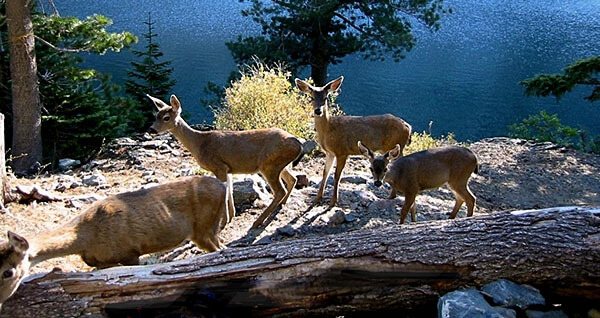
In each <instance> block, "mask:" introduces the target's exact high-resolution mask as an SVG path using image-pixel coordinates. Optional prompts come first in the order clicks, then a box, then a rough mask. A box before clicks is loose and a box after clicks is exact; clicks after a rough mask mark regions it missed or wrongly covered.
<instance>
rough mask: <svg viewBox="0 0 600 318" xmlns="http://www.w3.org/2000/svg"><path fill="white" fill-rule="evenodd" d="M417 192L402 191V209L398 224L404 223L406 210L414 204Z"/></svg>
mask: <svg viewBox="0 0 600 318" xmlns="http://www.w3.org/2000/svg"><path fill="white" fill-rule="evenodd" d="M416 197H417V194H416V193H414V192H406V193H404V204H403V205H402V211H401V212H400V224H404V220H405V219H406V216H407V215H408V211H409V210H410V209H411V208H412V206H413V205H414V204H415V198H416Z"/></svg>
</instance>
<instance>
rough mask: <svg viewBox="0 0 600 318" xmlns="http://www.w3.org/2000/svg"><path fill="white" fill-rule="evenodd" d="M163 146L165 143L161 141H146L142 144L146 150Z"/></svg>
mask: <svg viewBox="0 0 600 318" xmlns="http://www.w3.org/2000/svg"><path fill="white" fill-rule="evenodd" d="M164 144H165V142H164V141H162V140H148V141H144V142H142V147H144V148H148V149H158V148H160V147H161V146H162V145H164Z"/></svg>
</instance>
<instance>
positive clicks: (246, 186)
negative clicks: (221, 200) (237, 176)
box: [233, 177, 269, 205]
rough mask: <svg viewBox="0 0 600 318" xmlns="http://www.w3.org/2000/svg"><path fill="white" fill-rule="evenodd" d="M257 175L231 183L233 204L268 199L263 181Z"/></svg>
mask: <svg viewBox="0 0 600 318" xmlns="http://www.w3.org/2000/svg"><path fill="white" fill-rule="evenodd" d="M257 179H258V178H257V177H248V178H246V179H244V180H243V181H237V182H234V183H233V200H234V203H235V205H243V204H252V203H254V201H256V200H263V201H265V200H268V199H269V194H268V193H267V190H266V187H265V183H264V182H263V181H262V179H261V180H257Z"/></svg>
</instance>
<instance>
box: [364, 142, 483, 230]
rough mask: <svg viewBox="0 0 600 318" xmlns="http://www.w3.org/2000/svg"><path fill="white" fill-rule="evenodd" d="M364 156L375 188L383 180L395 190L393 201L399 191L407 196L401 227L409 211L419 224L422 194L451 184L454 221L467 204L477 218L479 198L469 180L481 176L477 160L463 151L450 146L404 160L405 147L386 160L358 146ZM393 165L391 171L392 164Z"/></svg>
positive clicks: (465, 149)
mask: <svg viewBox="0 0 600 318" xmlns="http://www.w3.org/2000/svg"><path fill="white" fill-rule="evenodd" d="M358 147H359V148H360V152H361V153H362V154H363V156H365V157H366V158H367V159H368V160H369V161H370V162H371V172H372V174H373V179H375V182H374V184H375V186H377V187H379V186H381V184H382V180H383V181H385V182H387V183H389V184H390V185H391V186H392V192H391V195H390V199H393V198H394V197H395V196H396V191H400V192H403V193H404V205H402V211H401V213H400V224H402V223H404V220H405V219H406V216H407V215H408V211H409V210H410V219H411V221H412V222H416V221H417V210H416V203H415V199H416V197H417V195H418V194H419V192H421V191H422V190H427V189H437V188H439V187H441V186H443V185H444V184H445V183H448V186H450V189H451V190H452V192H453V193H454V197H455V199H456V203H455V204H454V209H452V213H450V218H451V219H454V218H455V217H456V214H457V213H458V210H459V209H460V207H461V206H462V204H463V202H466V204H467V211H468V212H467V216H472V215H473V210H474V209H475V201H476V199H475V196H474V195H473V193H472V192H471V190H469V185H468V183H469V178H471V174H472V173H479V168H478V164H477V157H476V156H475V154H474V153H473V152H472V151H471V150H469V149H467V148H463V147H457V146H448V147H442V148H434V149H429V150H424V151H420V152H416V153H412V154H410V155H408V156H404V157H401V158H399V157H400V156H401V147H400V145H396V147H395V148H394V149H392V150H390V151H388V152H386V153H385V154H384V155H382V156H377V157H376V156H375V155H374V154H373V152H372V151H371V150H370V149H369V148H367V147H366V146H365V145H363V144H362V143H361V142H360V141H359V142H358ZM390 162H392V164H391V166H390V167H389V169H388V164H389V163H390Z"/></svg>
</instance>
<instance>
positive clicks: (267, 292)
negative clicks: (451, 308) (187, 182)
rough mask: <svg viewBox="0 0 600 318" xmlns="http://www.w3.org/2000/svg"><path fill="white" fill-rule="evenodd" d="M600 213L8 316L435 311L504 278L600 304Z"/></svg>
mask: <svg viewBox="0 0 600 318" xmlns="http://www.w3.org/2000/svg"><path fill="white" fill-rule="evenodd" d="M599 264H600V208H592V207H568V208H552V209H546V210H537V211H525V212H512V213H508V212H506V213H494V214H490V215H485V216H481V217H473V218H463V219H457V220H450V221H446V220H444V221H431V222H420V223H416V224H408V225H400V226H394V227H389V228H382V229H377V230H373V231H354V232H349V233H344V234H337V235H332V236H326V237H319V238H311V239H303V240H290V241H283V242H278V243H273V244H270V245H262V246H250V247H244V248H229V249H225V250H223V251H220V252H216V253H211V254H206V255H202V256H200V257H196V258H190V259H186V260H183V261H178V262H174V263H166V264H155V265H149V266H137V267H117V268H112V269H105V270H100V271H93V272H87V273H60V272H54V273H50V274H48V275H46V276H42V277H37V278H35V279H33V280H30V281H29V282H27V283H24V284H23V285H22V286H21V287H20V288H19V290H18V291H17V293H16V294H15V295H14V296H13V297H12V298H11V299H9V300H8V301H7V302H6V303H5V304H4V308H3V312H2V314H1V315H0V317H36V316H38V317H39V316H44V317H78V316H81V315H84V314H90V315H91V317H106V316H109V317H126V316H131V317H138V316H143V317H156V316H161V315H167V314H168V313H169V314H173V313H179V314H183V315H187V316H203V315H204V316H209V317H210V316H211V315H212V314H214V315H215V316H217V317H221V316H238V315H246V316H248V315H250V316H272V315H276V316H333V315H344V314H355V315H357V314H360V313H365V312H373V311H377V312H384V313H390V312H394V313H396V314H397V313H399V312H407V311H410V310H418V309H423V308H428V309H427V310H429V311H430V312H427V315H426V316H431V315H432V314H433V313H435V303H436V302H437V300H438V298H439V296H441V295H443V294H445V293H447V292H449V291H451V290H454V289H457V288H461V287H466V286H480V285H482V284H485V283H489V282H491V281H493V280H496V279H499V278H507V279H510V280H513V281H515V282H517V283H521V284H522V283H527V284H531V285H533V286H535V287H537V288H539V289H540V290H541V292H542V294H543V295H544V296H545V297H546V299H548V300H550V301H552V299H557V298H560V300H561V302H564V301H565V300H566V299H571V298H577V299H579V300H590V301H598V300H600V275H599V273H600V265H599Z"/></svg>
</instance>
